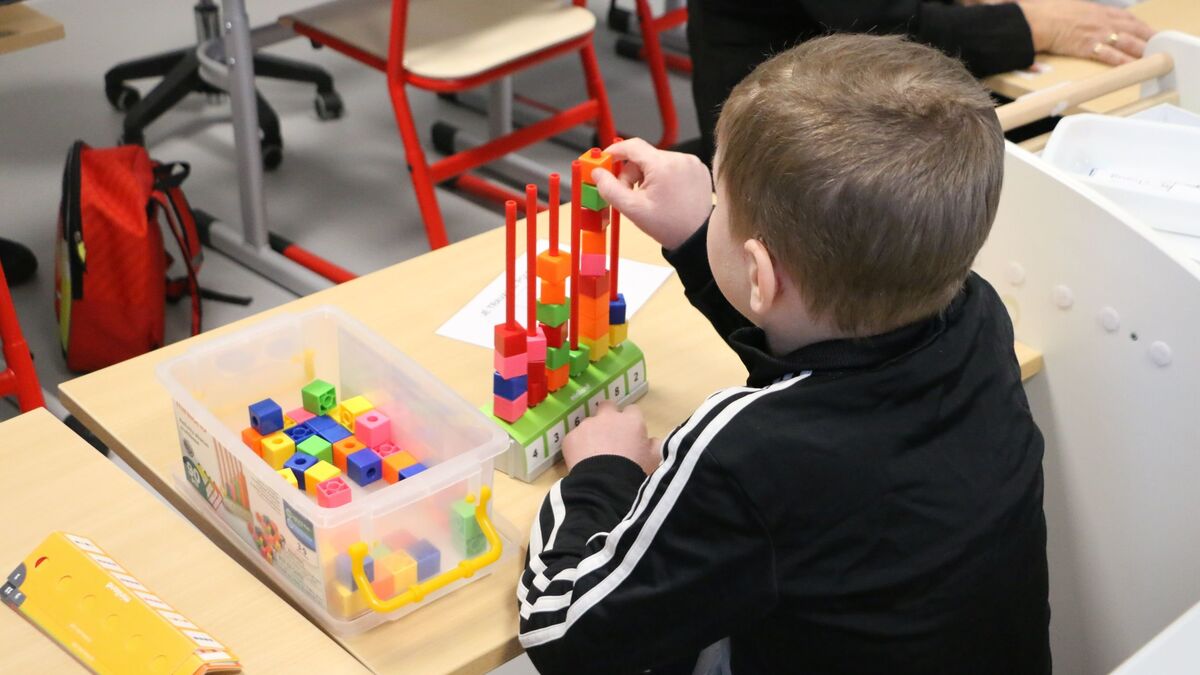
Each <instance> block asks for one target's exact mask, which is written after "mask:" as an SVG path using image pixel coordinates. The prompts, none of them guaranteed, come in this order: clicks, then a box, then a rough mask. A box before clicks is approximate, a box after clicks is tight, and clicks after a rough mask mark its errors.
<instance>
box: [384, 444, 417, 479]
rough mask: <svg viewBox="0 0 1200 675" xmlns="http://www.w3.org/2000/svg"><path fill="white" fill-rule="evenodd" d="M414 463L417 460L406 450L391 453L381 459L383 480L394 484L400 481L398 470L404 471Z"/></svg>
mask: <svg viewBox="0 0 1200 675" xmlns="http://www.w3.org/2000/svg"><path fill="white" fill-rule="evenodd" d="M416 463H417V458H416V457H413V456H412V455H411V454H409V453H408V451H406V450H401V451H400V452H396V453H392V454H390V455H388V456H387V457H384V458H383V479H384V480H386V481H387V482H389V483H395V482H396V481H398V480H400V469H406V468H408V467H410V466H412V465H413V464H416Z"/></svg>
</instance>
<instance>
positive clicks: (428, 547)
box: [404, 539, 442, 581]
mask: <svg viewBox="0 0 1200 675" xmlns="http://www.w3.org/2000/svg"><path fill="white" fill-rule="evenodd" d="M404 550H406V551H408V554H409V555H410V556H412V557H413V559H414V560H416V561H417V581H425V580H426V579H428V578H429V577H431V576H433V575H435V574H437V573H438V572H440V571H441V569H442V552H441V551H439V550H438V548H437V547H436V546H434V545H433V544H431V543H429V540H427V539H420V540H417V541H415V542H413V543H411V544H409V545H408V546H405V547H404Z"/></svg>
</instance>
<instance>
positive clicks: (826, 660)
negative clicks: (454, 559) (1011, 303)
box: [517, 228, 1050, 675]
mask: <svg viewBox="0 0 1200 675" xmlns="http://www.w3.org/2000/svg"><path fill="white" fill-rule="evenodd" d="M666 255H667V258H668V260H669V261H670V262H671V263H672V264H673V265H674V266H675V268H676V269H677V270H678V272H679V276H680V279H681V280H682V281H683V284H684V287H685V289H686V292H687V296H688V299H689V300H690V301H691V302H692V304H693V305H695V306H696V307H697V308H698V309H699V310H700V311H701V312H703V313H704V314H705V316H706V317H708V318H709V320H710V321H711V322H712V324H713V326H714V327H716V329H717V330H718V331H719V332H720V333H721V335H723V336H725V337H726V338H727V340H728V342H729V344H730V345H731V346H732V347H733V349H734V350H735V351H737V353H738V355H739V356H740V357H741V358H742V360H743V361H744V362H745V364H746V367H747V369H748V371H749V378H748V380H747V386H744V387H731V388H728V389H724V390H721V391H718V392H716V393H715V394H713V395H712V396H711V397H709V398H708V399H707V400H706V401H705V402H704V404H703V405H701V406H700V408H699V409H697V410H696V411H695V412H694V413H693V414H692V416H691V417H690V418H689V419H688V420H687V421H685V422H684V423H683V424H681V425H680V426H679V427H677V428H676V429H675V430H674V431H673V432H672V433H671V434H670V435H669V436H668V437H667V439H666V440H665V442H664V445H663V455H664V461H663V463H662V465H661V466H660V467H659V469H658V470H657V471H655V472H654V473H653V474H651V475H650V476H649V477H648V478H647V477H646V476H645V475H644V474H643V473H642V471H641V470H640V469H639V468H638V467H637V466H636V465H635V464H634V463H633V462H632V461H630V460H628V459H625V458H621V457H616V456H602V457H595V458H592V459H588V460H585V461H583V462H580V463H579V464H578V465H577V466H576V467H575V469H574V470H573V471H572V472H571V473H570V475H568V476H567V477H565V478H563V479H562V480H560V481H559V482H557V483H556V484H555V485H554V487H553V488H552V489H551V491H550V494H549V495H548V496H547V498H546V501H545V503H544V504H543V506H542V508H541V511H540V513H539V516H538V518H537V519H536V520H535V522H534V524H533V528H532V532H531V535H530V543H529V553H528V560H527V567H526V570H525V572H524V574H523V575H522V577H521V580H520V582H519V585H518V588H517V597H518V602H519V606H520V638H521V643H522V645H523V646H524V647H525V649H526V650H527V651H528V653H529V656H530V658H531V659H532V660H533V663H534V664H535V665H536V666H537V667H538V669H539V670H540V671H541V672H543V673H570V674H573V675H577V674H584V673H604V674H619V673H632V672H640V671H644V670H646V669H654V670H656V671H663V670H670V669H671V668H670V667H672V666H673V667H674V669H676V670H677V669H678V667H679V664H680V663H683V664H690V663H692V662H694V660H695V656H696V654H697V653H698V652H699V651H700V650H702V649H704V648H705V647H706V646H707V645H709V644H711V643H713V642H715V641H718V640H721V639H723V638H725V637H728V638H729V643H728V644H729V645H730V652H731V666H732V671H733V672H734V673H739V674H741V673H889V674H895V673H972V674H978V673H1021V674H1030V673H1045V672H1049V670H1050V647H1049V620H1050V608H1049V604H1048V600H1047V597H1048V596H1047V569H1046V524H1045V516H1044V514H1043V512H1042V489H1043V486H1042V464H1041V462H1042V451H1043V444H1042V436H1041V433H1040V432H1039V431H1038V428H1037V426H1036V425H1035V424H1034V422H1033V419H1032V417H1031V416H1030V411H1029V405H1028V402H1027V400H1026V398H1025V393H1024V390H1023V388H1022V386H1021V376H1020V370H1019V367H1018V364H1017V361H1016V358H1015V356H1014V354H1013V331H1012V325H1011V323H1010V321H1009V318H1008V314H1007V313H1006V311H1005V308H1004V305H1003V304H1002V303H1001V301H1000V299H999V297H997V295H996V292H995V291H994V290H993V289H992V287H991V286H989V285H988V283H987V282H986V281H984V280H983V279H981V278H980V277H978V276H976V275H975V274H972V275H971V276H970V277H969V278H968V279H967V281H966V283H965V285H964V288H963V290H962V291H961V292H960V293H959V294H958V296H957V297H956V298H955V300H954V301H953V302H952V304H951V305H950V306H949V307H948V308H947V309H946V310H945V311H943V312H942V313H941V314H940V315H938V316H936V317H934V318H931V319H928V320H925V321H921V322H919V323H916V324H913V325H910V326H907V327H904V328H901V329H899V330H896V331H893V332H891V333H887V334H884V335H880V336H876V337H872V338H867V339H857V340H835V341H829V342H822V343H817V344H813V345H809V346H807V347H803V348H801V349H799V350H797V351H795V352H793V353H791V354H788V355H786V356H773V355H772V354H770V353H769V352H768V351H767V347H766V341H765V338H764V335H763V333H762V331H761V330H759V329H757V328H755V327H753V326H751V325H750V324H749V322H747V320H746V319H745V318H743V317H742V316H741V315H739V314H738V313H737V312H736V311H735V310H734V309H733V308H732V307H731V306H730V305H729V303H728V302H727V301H726V300H725V299H724V297H723V296H722V295H721V293H720V291H719V290H718V289H717V286H716V283H715V282H714V281H713V278H712V272H711V270H710V268H709V265H708V260H707V255H706V252H705V229H704V228H702V229H701V230H700V231H699V232H698V233H697V234H696V235H694V236H693V237H692V238H691V239H689V240H688V241H687V242H686V243H685V244H684V245H682V246H681V247H680V248H679V249H676V250H675V251H673V252H668V253H667V254H666Z"/></svg>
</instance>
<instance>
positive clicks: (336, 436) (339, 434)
mask: <svg viewBox="0 0 1200 675" xmlns="http://www.w3.org/2000/svg"><path fill="white" fill-rule="evenodd" d="M317 435H318V436H320V437H321V438H324V439H325V440H327V441H329V444H330V445H332V444H334V443H337V442H338V441H340V440H344V439H347V438H350V432H349V431H348V430H347V429H346V427H343V426H342V425H340V424H339V425H337V426H334V427H329V428H328V429H322V430H320V431H318V432H317Z"/></svg>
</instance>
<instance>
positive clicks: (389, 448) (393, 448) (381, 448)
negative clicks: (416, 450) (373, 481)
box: [371, 442, 400, 459]
mask: <svg viewBox="0 0 1200 675" xmlns="http://www.w3.org/2000/svg"><path fill="white" fill-rule="evenodd" d="M371 450H373V451H374V452H375V454H377V455H379V459H384V458H386V457H387V456H388V455H394V454H396V453H397V452H400V448H399V446H397V445H396V444H395V443H391V442H388V443H380V444H379V445H376V446H375V447H373V448H371Z"/></svg>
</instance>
